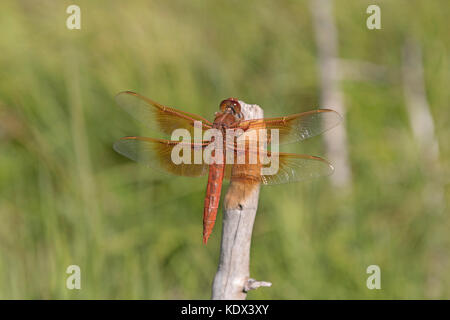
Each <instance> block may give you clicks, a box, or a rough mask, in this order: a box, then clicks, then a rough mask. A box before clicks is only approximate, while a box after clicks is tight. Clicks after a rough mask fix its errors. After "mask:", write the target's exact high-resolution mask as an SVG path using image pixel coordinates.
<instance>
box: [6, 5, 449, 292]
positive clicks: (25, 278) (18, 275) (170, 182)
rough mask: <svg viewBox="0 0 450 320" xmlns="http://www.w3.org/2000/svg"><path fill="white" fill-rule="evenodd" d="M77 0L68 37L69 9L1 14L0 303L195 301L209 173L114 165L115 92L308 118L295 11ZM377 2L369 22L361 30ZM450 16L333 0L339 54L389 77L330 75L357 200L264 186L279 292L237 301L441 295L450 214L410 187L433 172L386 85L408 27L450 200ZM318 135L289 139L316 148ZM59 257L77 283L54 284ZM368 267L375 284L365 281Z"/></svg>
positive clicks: (262, 261)
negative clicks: (337, 78) (377, 22)
mask: <svg viewBox="0 0 450 320" xmlns="http://www.w3.org/2000/svg"><path fill="white" fill-rule="evenodd" d="M76 3H77V4H78V5H79V6H80V7H81V11H82V29H81V30H80V31H70V30H68V29H66V27H65V20H66V18H67V16H68V15H67V14H66V13H65V9H66V7H67V6H68V5H70V4H72V1H58V2H56V1H31V0H29V1H13V0H8V1H2V2H1V4H0V35H1V36H0V39H1V40H0V52H1V54H0V124H1V127H0V201H1V202H0V221H1V223H0V298H5V299H21V298H26V299H31V298H43V299H49V298H58V299H65V298H85V299H90V298H96V299H100V298H112V299H116V298H121V299H135V298H150V299H166V298H172V299H186V298H190V299H196V298H200V299H207V298H209V296H210V287H211V283H212V279H213V276H214V273H215V271H216V267H217V262H218V253H219V252H218V250H219V242H220V230H221V223H220V222H218V224H217V225H216V227H215V230H214V233H213V236H212V238H211V240H210V242H209V244H208V246H206V247H205V246H203V245H202V243H201V225H202V224H201V219H202V217H201V215H202V205H203V196H204V189H205V179H198V180H195V179H194V180H193V179H189V178H170V179H167V178H166V177H164V176H161V175H160V174H158V173H156V172H154V171H152V170H151V169H147V168H145V167H142V166H139V165H137V164H135V163H132V162H130V161H128V160H127V159H125V158H123V157H121V156H119V155H118V154H116V153H115V152H114V151H113V150H112V148H111V145H112V143H113V142H114V141H115V140H116V139H118V138H119V137H121V136H124V135H136V134H139V133H140V132H141V130H142V128H141V127H140V126H139V125H138V124H137V123H136V122H135V121H134V120H133V119H131V117H129V116H128V115H126V114H124V112H123V111H122V110H121V109H120V108H119V107H117V106H116V104H115V102H114V99H113V98H114V95H115V94H116V93H117V92H119V91H123V90H127V89H130V90H135V91H137V92H140V93H141V94H143V95H146V96H149V97H151V98H152V99H154V100H156V101H159V102H161V103H163V104H167V105H173V106H178V107H179V108H182V109H183V110H186V111H189V112H193V113H199V114H201V115H203V116H205V117H209V118H212V116H213V113H214V112H215V111H216V110H217V106H218V103H219V101H221V100H222V99H224V98H226V97H229V96H235V97H239V98H240V99H242V100H244V101H247V102H249V103H257V104H259V105H261V106H262V107H263V108H264V110H265V115H266V116H277V115H285V114H290V113H295V112H301V111H306V110H310V109H313V108H316V107H317V106H318V104H319V103H318V97H319V88H318V78H317V77H318V75H317V67H316V64H315V63H316V56H317V55H316V48H315V43H314V36H313V30H312V24H311V17H310V15H309V10H308V6H307V5H308V3H307V2H305V1H286V0H285V1H277V2H275V1H261V0H259V1H256V0H253V1H245V2H243V1H215V2H212V1H204V0H203V1H200V0H196V1H191V2H189V3H188V2H186V1H181V0H176V1H164V2H159V1H158V2H157V1H150V2H148V1H135V2H132V3H125V2H123V1H105V0H102V1H95V2H94V1H86V0H85V1H77V2H76ZM373 3H377V4H379V5H380V6H381V12H382V28H383V29H382V30H378V31H370V30H368V29H367V28H366V26H365V19H366V17H367V14H366V13H365V10H366V8H367V6H368V5H369V4H373ZM449 15H450V5H449V3H448V1H445V0H442V1H438V0H435V1H406V0H403V1H400V0H399V1H375V2H374V1H359V0H352V1H343V0H338V1H335V17H336V22H337V25H338V30H339V43H340V48H339V50H340V55H341V57H343V58H348V59H356V60H365V61H369V62H373V63H377V64H380V65H383V66H386V67H387V68H388V71H389V72H388V77H387V78H386V79H384V81H381V82H371V83H367V82H365V83H362V82H355V81H344V82H343V83H342V87H343V90H344V93H345V102H346V107H347V110H348V111H347V114H346V122H345V125H346V128H347V131H348V136H349V148H350V150H349V151H350V157H351V167H352V171H353V176H354V187H353V189H352V191H351V192H345V191H343V190H335V189H333V188H332V187H331V186H330V185H329V183H328V181H327V180H326V179H322V180H317V181H314V182H308V183H302V184H292V185H285V186H276V187H267V188H265V189H264V190H263V191H262V194H261V199H260V207H259V210H258V217H257V220H256V223H255V230H254V237H253V246H252V260H251V275H252V276H253V277H255V278H257V279H263V280H270V281H272V282H273V287H272V288H270V289H260V290H257V291H255V292H251V293H250V294H249V298H254V299H257V298H261V299H269V298H270V299H297V298H325V299H328V298H339V299H341V298H354V299H366V298H369V299H372V298H374V299H390V298H446V299H448V298H450V275H449V274H448V272H446V271H447V270H448V267H449V265H450V261H449V250H450V236H449V234H448V228H449V222H450V221H449V216H448V211H447V210H446V208H430V207H428V206H427V205H426V203H425V200H424V199H423V197H422V196H421V195H422V193H423V190H424V189H425V188H426V185H427V183H428V182H429V177H428V176H427V174H426V172H424V171H423V170H422V169H421V168H422V163H421V161H422V160H421V155H420V154H419V150H418V148H417V144H416V142H415V141H414V138H413V135H412V133H411V129H410V127H409V123H408V116H407V113H406V108H405V106H404V99H403V92H402V87H401V82H400V80H401V78H400V63H401V61H400V58H401V47H402V44H403V42H404V40H405V38H406V37H407V36H411V35H412V36H414V37H415V38H417V39H418V41H419V42H420V43H421V45H422V47H423V51H424V67H425V82H426V88H427V95H428V99H429V102H430V106H431V112H432V114H433V117H434V119H435V125H436V135H437V138H438V140H439V142H440V146H441V150H440V151H441V158H440V161H441V162H442V167H443V168H444V169H445V170H444V172H443V173H442V182H443V183H444V188H445V196H446V199H445V200H446V204H447V205H448V199H449V186H448V183H447V181H448V174H449V172H448V164H449V159H450V148H449V144H448V143H447V139H448V137H449V135H450V129H449V128H450V108H449V101H450V96H449V95H450V94H449V90H448V85H449V76H450V68H449V37H448V21H447V20H448V16H449ZM321 107H330V106H321ZM328 134H332V133H331V132H330V133H328ZM320 140H321V139H320V138H316V139H313V140H312V141H308V142H305V143H303V144H299V145H297V146H294V147H293V148H294V150H295V151H297V152H305V150H307V151H308V152H309V151H311V153H312V154H317V155H324V151H323V148H322V146H321V145H320V142H321V141H320ZM219 220H220V219H219ZM71 264H77V265H79V266H80V267H81V270H82V290H80V291H77V290H73V291H70V290H67V289H66V288H65V279H66V277H67V275H66V274H65V270H66V268H67V266H69V265H71ZM371 264H377V265H379V266H380V267H381V272H382V282H381V284H382V290H374V291H371V290H368V289H367V288H366V279H367V276H368V275H367V274H366V273H365V271H366V268H367V266H369V265H371Z"/></svg>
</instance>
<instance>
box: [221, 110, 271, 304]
mask: <svg viewBox="0 0 450 320" xmlns="http://www.w3.org/2000/svg"><path fill="white" fill-rule="evenodd" d="M239 103H240V104H241V110H242V113H243V114H244V119H259V118H263V117H264V112H263V110H262V109H261V108H260V107H259V106H258V105H255V104H254V105H249V104H246V103H245V102H243V101H239ZM259 188H260V185H259V184H258V185H256V186H255V185H253V186H252V187H248V188H247V189H246V188H245V185H243V184H241V183H239V182H233V181H232V182H231V183H230V186H229V188H228V191H227V195H228V194H231V193H236V192H240V193H243V194H244V195H245V196H243V197H242V200H241V201H239V203H233V204H231V203H230V202H228V203H227V202H226V203H225V205H224V210H223V214H224V216H223V226H222V243H221V248H220V260H219V267H218V270H217V273H216V276H215V277H214V282H213V287H212V299H214V300H224V299H230V300H244V299H245V298H246V296H247V291H249V290H254V289H257V288H259V287H270V286H271V285H272V284H271V283H270V282H265V281H256V280H254V279H251V278H250V244H251V238H252V231H253V223H254V221H255V216H256V210H257V208H258V199H259ZM227 195H226V196H225V198H227Z"/></svg>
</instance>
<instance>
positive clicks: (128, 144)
mask: <svg viewBox="0 0 450 320" xmlns="http://www.w3.org/2000/svg"><path fill="white" fill-rule="evenodd" d="M116 101H117V103H118V104H119V105H120V106H121V107H122V108H123V109H124V110H125V111H127V112H128V113H129V114H130V115H131V116H133V117H134V118H136V119H137V120H139V121H142V122H143V123H144V124H146V125H148V126H149V127H150V128H151V129H153V130H154V131H159V132H161V133H163V134H165V135H171V136H172V137H173V133H174V132H175V130H177V129H178V130H179V129H181V130H185V132H187V133H188V134H189V137H190V138H189V137H188V139H182V140H180V139H179V138H178V139H175V140H172V138H171V139H159V138H149V137H140V136H128V137H123V138H120V139H119V140H118V141H116V142H115V143H114V145H113V148H114V150H115V151H116V152H118V153H119V154H121V155H123V156H125V157H127V158H129V159H131V160H134V161H137V162H140V163H143V164H146V165H147V166H149V167H151V168H153V169H156V170H160V171H164V172H169V173H171V174H173V175H176V176H185V177H200V176H206V175H208V182H207V185H206V195H205V200H204V210H203V243H204V244H207V242H208V239H209V237H210V235H211V233H212V230H213V227H214V224H215V221H216V216H217V211H218V208H219V202H220V196H221V191H222V184H223V181H224V180H225V179H228V180H230V181H231V182H232V183H234V188H233V190H234V191H233V192H230V191H229V192H228V193H227V196H226V199H225V207H226V208H227V207H228V208H231V207H234V208H236V207H239V206H240V203H242V201H243V200H244V199H245V197H247V196H248V195H249V194H250V193H251V190H253V189H254V188H256V187H257V186H259V185H276V184H283V183H290V182H298V181H302V180H305V179H309V178H314V177H320V176H326V175H329V174H331V173H332V172H333V170H334V168H333V166H332V165H331V164H330V163H329V162H328V161H327V160H325V159H323V158H320V157H317V156H311V155H304V154H294V153H282V152H274V151H272V148H271V150H268V149H267V143H274V144H273V145H275V146H278V145H281V144H286V143H293V142H297V141H302V140H305V139H308V138H311V137H314V136H316V135H319V134H321V133H323V132H325V131H327V130H329V129H331V128H333V127H335V126H336V125H338V124H339V123H340V122H341V121H342V117H341V116H340V115H339V113H337V112H336V111H333V110H331V109H316V110H312V111H307V112H303V113H297V114H292V115H288V116H283V117H276V118H259V119H245V117H244V112H243V110H242V108H241V107H242V106H241V105H242V104H243V103H244V102H242V101H240V100H238V99H236V98H228V99H225V100H223V101H222V102H221V103H220V104H219V111H218V112H215V117H214V120H213V121H212V122H211V121H209V120H207V119H205V118H203V117H201V116H199V115H196V114H193V113H189V112H186V111H181V110H178V109H175V108H173V107H169V106H165V105H162V104H160V103H158V102H155V101H153V100H151V99H149V98H147V97H144V96H142V95H140V94H138V93H135V92H132V91H124V92H120V93H119V94H117V95H116ZM211 130H215V132H216V133H217V132H218V133H222V134H223V135H224V136H225V137H228V136H227V133H229V132H230V130H231V131H232V132H238V134H235V135H234V136H232V138H230V139H228V138H226V139H222V140H220V139H216V137H217V136H216V135H207V133H208V131H211ZM261 130H263V131H264V132H265V135H257V134H256V135H255V134H254V135H251V134H250V133H255V132H260V131H261ZM199 133H200V139H199V138H198V134H199ZM196 134H197V138H195V137H196ZM245 135H247V136H248V137H251V138H248V137H247V140H245V139H244V143H238V142H237V141H238V140H239V138H240V137H243V136H245ZM192 136H194V138H192ZM261 137H264V139H265V141H264V143H260V142H261V141H262V140H263V138H261ZM273 137H275V138H277V139H276V140H277V141H274V140H275V139H272V138H273ZM258 139H260V141H258ZM255 140H256V142H258V143H256V144H252V143H251V142H255ZM212 145H213V146H215V147H216V148H210V147H211V146H212ZM271 146H272V144H271ZM180 147H181V148H182V149H183V152H182V153H183V156H185V154H184V153H186V156H187V158H188V160H191V161H181V162H180V161H174V158H173V155H174V151H175V149H176V148H180ZM208 148H209V149H212V151H210V152H209V157H208V156H203V157H200V160H201V161H198V160H199V159H198V158H197V159H194V157H196V156H197V155H198V153H199V152H200V154H202V153H203V155H205V154H208V152H206V151H207V150H208ZM276 149H277V148H276ZM191 151H192V152H191ZM175 153H176V152H175ZM263 154H264V156H262V155H263ZM229 155H231V156H229ZM253 155H255V157H253V159H255V158H256V161H253V162H250V161H248V159H249V158H251V157H252V156H253ZM219 156H221V157H219ZM239 156H242V157H241V158H240V159H244V161H241V162H239V161H236V159H237V158H238V157H239ZM268 158H270V159H276V169H277V170H276V171H274V170H272V172H270V170H268V169H270V166H272V165H273V163H268V162H267V159H268ZM184 160H186V157H185V158H184ZM195 160H197V161H195ZM274 161H275V160H274ZM264 170H266V172H264Z"/></svg>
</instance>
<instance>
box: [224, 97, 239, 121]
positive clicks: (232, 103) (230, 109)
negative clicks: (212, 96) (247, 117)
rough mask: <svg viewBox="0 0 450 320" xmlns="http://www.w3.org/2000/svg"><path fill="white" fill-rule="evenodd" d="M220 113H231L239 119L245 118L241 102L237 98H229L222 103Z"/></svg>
mask: <svg viewBox="0 0 450 320" xmlns="http://www.w3.org/2000/svg"><path fill="white" fill-rule="evenodd" d="M220 111H222V112H224V113H231V114H232V115H234V116H235V117H236V118H237V119H242V118H243V117H244V116H243V114H242V112H241V105H240V104H239V101H238V99H236V98H228V99H225V100H223V101H222V102H221V103H220Z"/></svg>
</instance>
